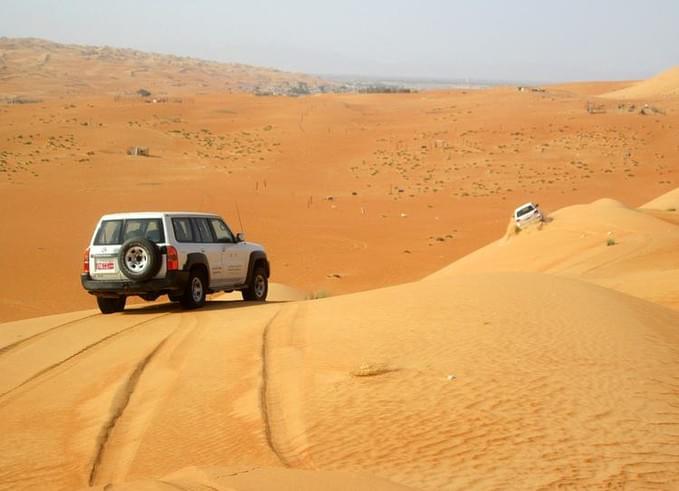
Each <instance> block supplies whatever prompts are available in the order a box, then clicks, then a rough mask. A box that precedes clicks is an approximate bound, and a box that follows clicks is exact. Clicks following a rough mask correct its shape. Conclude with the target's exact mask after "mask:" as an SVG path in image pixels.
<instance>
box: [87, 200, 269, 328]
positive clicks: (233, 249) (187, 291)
mask: <svg viewBox="0 0 679 491" xmlns="http://www.w3.org/2000/svg"><path fill="white" fill-rule="evenodd" d="M269 274H270V270H269V260H268V259H267V257H266V252H265V251H264V248H263V247H262V246H260V245H258V244H253V243H250V242H245V237H244V235H243V234H242V233H239V234H237V235H234V234H233V233H231V230H230V229H229V227H228V225H227V224H226V223H225V222H224V220H222V219H221V218H220V217H219V216H217V215H213V214H208V213H185V212H144V213H119V214H114V215H104V216H103V217H101V219H100V220H99V223H98V224H97V228H96V229H95V231H94V235H93V236H92V240H91V241H90V246H89V247H88V248H87V249H86V250H85V256H84V258H83V271H82V275H81V281H82V285H83V287H85V289H86V290H87V291H88V292H89V293H91V294H92V295H96V297H97V304H98V305H99V309H100V310H101V312H102V313H104V314H110V313H113V312H120V311H122V310H124V308H125V301H126V299H127V297H128V296H131V295H138V296H140V297H141V298H143V299H144V300H155V299H157V298H158V297H159V296H160V295H164V294H167V295H169V297H170V300H172V301H174V302H181V303H182V305H183V306H184V307H185V308H189V309H191V308H196V307H201V306H202V305H203V304H204V303H205V295H206V294H208V293H213V292H217V291H226V292H230V291H233V290H240V291H241V292H242V294H243V299H245V300H256V301H264V300H266V296H267V293H268V288H269V281H268V280H269Z"/></svg>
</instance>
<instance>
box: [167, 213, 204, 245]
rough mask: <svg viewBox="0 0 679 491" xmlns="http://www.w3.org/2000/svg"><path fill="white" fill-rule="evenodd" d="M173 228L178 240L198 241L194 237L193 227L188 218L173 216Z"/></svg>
mask: <svg viewBox="0 0 679 491" xmlns="http://www.w3.org/2000/svg"><path fill="white" fill-rule="evenodd" d="M172 228H174V236H175V238H176V239H177V242H198V240H196V239H194V238H193V228H192V227H191V221H190V220H189V219H188V218H173V219H172Z"/></svg>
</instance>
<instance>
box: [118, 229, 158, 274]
mask: <svg viewBox="0 0 679 491" xmlns="http://www.w3.org/2000/svg"><path fill="white" fill-rule="evenodd" d="M160 262H161V257H160V250H159V249H158V246H157V245H156V244H154V243H153V242H151V241H150V240H148V239H146V238H145V237H133V238H131V239H129V240H127V241H125V243H124V244H123V245H122V246H121V247H120V252H119V253H118V264H120V271H122V273H123V274H124V275H125V276H127V277H128V278H129V279H131V280H136V281H144V280H148V279H151V278H153V277H154V276H155V275H156V274H158V271H159V270H160Z"/></svg>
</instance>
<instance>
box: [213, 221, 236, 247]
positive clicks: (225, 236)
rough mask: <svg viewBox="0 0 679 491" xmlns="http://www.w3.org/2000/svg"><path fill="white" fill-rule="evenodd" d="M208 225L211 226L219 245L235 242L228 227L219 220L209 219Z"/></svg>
mask: <svg viewBox="0 0 679 491" xmlns="http://www.w3.org/2000/svg"><path fill="white" fill-rule="evenodd" d="M210 225H212V231H213V232H214V234H215V238H216V239H217V242H219V243H222V244H224V243H226V244H233V243H234V242H236V240H235V239H234V238H233V234H232V233H231V230H229V227H227V226H226V224H225V223H224V222H223V221H222V220H220V219H219V218H210Z"/></svg>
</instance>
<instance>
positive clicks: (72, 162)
mask: <svg viewBox="0 0 679 491" xmlns="http://www.w3.org/2000/svg"><path fill="white" fill-rule="evenodd" d="M123 55H124V56H131V55H130V53H123V54H122V55H121V56H123ZM139 56H141V55H139ZM9 58H10V57H9V55H6V59H9ZM58 60H59V57H54V58H50V60H48V61H49V62H50V63H56V62H57V61H58ZM118 62H120V60H119V61H118ZM187 63H188V62H187ZM30 73H42V72H41V71H40V70H39V69H37V68H35V70H34V71H30ZM52 73H59V72H58V71H57V72H52ZM96 79H97V78H96V77H94V78H92V80H96ZM166 79H167V76H166V74H165V75H163V77H161V81H166ZM2 83H4V82H0V87H3V85H2ZM32 83H34V82H32ZM36 83H37V82H36ZM158 83H159V84H160V83H161V82H160V81H159V82H158ZM642 84H644V82H624V83H622V82H613V83H606V82H601V83H581V84H569V85H559V86H554V87H546V88H545V91H544V92H533V91H527V92H519V91H517V90H516V88H512V87H504V88H494V89H487V90H479V91H471V90H464V91H462V90H456V91H440V92H423V93H417V94H389V95H362V94H322V95H316V96H310V97H304V98H283V97H257V96H254V95H251V94H242V93H231V94H224V93H206V94H203V95H200V94H197V95H195V96H191V97H190V98H188V97H186V96H182V97H178V98H176V99H173V100H172V101H170V100H168V101H167V102H163V103H152V102H148V101H146V100H143V99H135V98H133V97H132V98H124V99H120V98H117V99H116V98H115V97H114V96H112V95H110V94H105V95H100V94H97V93H91V92H87V91H85V92H83V93H82V94H80V95H78V94H76V95H72V94H67V95H63V94H62V95H55V94H54V93H51V92H50V87H47V86H46V87H45V90H44V91H43V92H42V93H41V94H42V95H41V97H42V100H41V101H40V102H37V103H33V104H21V105H4V106H0V118H2V121H3V124H2V125H0V144H1V145H2V146H0V151H1V153H0V171H1V172H0V192H1V193H2V197H3V199H2V200H1V201H0V223H1V224H2V228H3V233H2V234H0V252H1V254H0V271H1V272H2V273H3V275H4V276H5V277H11V278H14V279H15V281H13V282H4V283H3V284H2V285H0V320H2V321H5V322H4V323H2V324H0V435H2V438H0V490H4V489H7V490H10V489H11V490H14V489H92V488H94V489H100V490H137V489H149V490H155V489H158V490H160V489H219V490H226V489H236V490H255V489H257V490H261V489H272V490H273V489H365V490H369V489H370V490H372V489H378V490H380V489H384V490H390V489H423V490H429V489H431V490H434V489H454V490H467V489H482V490H485V489H662V490H667V489H678V488H679V434H678V433H677V430H676V428H677V427H678V426H679V406H678V403H677V401H678V400H679V397H678V396H679V252H678V251H679V212H677V209H679V188H678V187H677V182H678V180H677V179H678V176H677V174H678V173H679V166H678V165H677V162H678V160H677V158H678V157H679V146H678V144H677V140H676V129H675V125H677V124H678V123H679V121H677V118H678V117H679V116H677V114H679V113H677V109H679V99H678V98H676V97H673V96H671V95H670V96H667V91H666V90H665V89H664V88H663V89H662V90H660V89H658V92H657V93H654V94H648V93H647V94H646V95H645V96H643V97H641V96H639V97H641V99H634V100H633V103H634V105H635V108H638V107H643V104H646V101H648V103H652V104H654V107H657V108H659V109H661V110H662V111H661V112H655V113H653V114H640V113H639V112H638V110H636V109H635V110H633V111H630V110H629V105H630V102H629V100H628V99H626V98H623V97H620V98H619V99H616V98H614V99H610V98H607V97H601V96H602V95H608V94H611V93H615V92H616V91H618V90H627V89H626V88H629V89H630V90H632V89H634V88H635V87H638V86H642ZM92 85H94V86H96V87H104V85H101V86H98V85H96V84H94V83H93V84H92ZM164 87H165V86H164ZM102 90H103V89H102ZM95 92H96V91H95ZM588 103H589V107H592V106H591V104H595V105H596V106H597V108H598V109H597V111H596V112H595V113H590V112H588V111H587V107H588ZM621 107H622V110H621ZM132 145H141V146H148V147H149V148H150V149H151V157H148V158H143V157H132V156H127V155H126V154H125V149H126V148H127V147H129V146H132ZM528 200H538V201H539V202H540V204H541V206H542V207H543V209H544V210H545V211H546V213H547V220H546V221H545V222H544V223H541V224H536V225H534V226H531V227H528V228H526V229H524V230H522V231H520V232H518V231H517V230H515V228H514V227H513V224H512V223H511V222H509V223H508V219H509V216H510V214H511V212H512V211H513V208H514V207H515V206H516V205H518V204H521V203H523V202H525V201H528ZM135 209H190V210H210V211H214V212H217V213H221V214H223V215H224V216H225V217H226V218H227V219H228V220H229V221H230V222H231V223H232V224H233V225H234V226H235V228H240V225H239V223H238V222H239V220H238V214H239V213H238V212H237V210H238V211H239V212H240V215H241V219H242V222H243V226H244V228H245V229H246V231H247V234H248V236H249V238H250V239H252V240H255V241H258V242H262V243H263V244H265V245H266V246H267V249H268V250H269V254H270V256H271V261H272V281H274V282H275V284H273V285H272V289H271V297H270V301H269V302H267V303H265V304H253V303H247V302H242V301H240V300H238V296H237V295H233V294H232V295H222V294H218V295H214V296H212V298H211V299H210V301H209V302H208V304H207V305H206V307H205V308H203V309H200V310H197V311H182V310H180V309H179V308H178V307H177V306H176V305H172V304H168V303H165V302H156V303H153V304H136V305H131V306H130V307H129V308H128V309H127V310H126V311H125V312H123V313H118V314H113V315H102V314H100V313H99V311H98V310H94V309H93V307H94V300H93V299H92V298H91V297H89V296H88V295H87V294H85V293H84V292H83V291H82V289H81V287H80V285H79V278H78V274H79V267H80V258H81V253H82V250H83V249H84V248H85V247H86V244H87V241H88V239H89V236H90V234H91V233H92V227H93V226H94V224H95V223H96V220H97V218H98V217H99V216H100V215H101V214H103V213H106V212H112V211H123V210H135ZM26 258H29V259H30V261H27V260H26ZM36 285H37V286H36ZM85 309H86V310H85Z"/></svg>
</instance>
